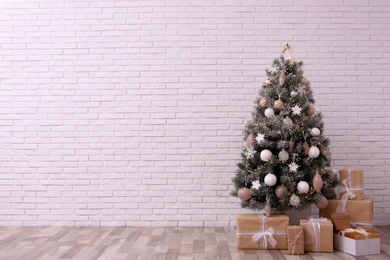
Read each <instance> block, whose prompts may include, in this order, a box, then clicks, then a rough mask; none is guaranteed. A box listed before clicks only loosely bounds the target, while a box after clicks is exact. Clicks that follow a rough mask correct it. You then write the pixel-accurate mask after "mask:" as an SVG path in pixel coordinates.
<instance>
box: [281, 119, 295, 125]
mask: <svg viewBox="0 0 390 260" xmlns="http://www.w3.org/2000/svg"><path fill="white" fill-rule="evenodd" d="M283 124H285V125H286V126H287V127H292V126H293V125H294V122H293V121H292V120H291V118H289V117H286V118H284V119H283Z"/></svg>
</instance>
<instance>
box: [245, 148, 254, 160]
mask: <svg viewBox="0 0 390 260" xmlns="http://www.w3.org/2000/svg"><path fill="white" fill-rule="evenodd" d="M255 153H256V151H255V150H254V149H253V148H249V149H247V150H246V152H245V156H246V158H247V159H250V158H253V157H254V156H255Z"/></svg>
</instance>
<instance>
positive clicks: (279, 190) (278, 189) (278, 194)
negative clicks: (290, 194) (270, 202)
mask: <svg viewBox="0 0 390 260" xmlns="http://www.w3.org/2000/svg"><path fill="white" fill-rule="evenodd" d="M285 192H286V187H285V186H284V185H279V186H278V187H276V189H275V195H276V197H278V198H279V199H280V198H281V197H282V196H283V194H284V193H285Z"/></svg>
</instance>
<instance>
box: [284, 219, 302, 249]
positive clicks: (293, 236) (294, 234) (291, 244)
mask: <svg viewBox="0 0 390 260" xmlns="http://www.w3.org/2000/svg"><path fill="white" fill-rule="evenodd" d="M287 242H288V243H287V244H288V254H289V255H302V254H304V253H305V239H304V234H303V227H301V226H296V225H293V226H288V227H287Z"/></svg>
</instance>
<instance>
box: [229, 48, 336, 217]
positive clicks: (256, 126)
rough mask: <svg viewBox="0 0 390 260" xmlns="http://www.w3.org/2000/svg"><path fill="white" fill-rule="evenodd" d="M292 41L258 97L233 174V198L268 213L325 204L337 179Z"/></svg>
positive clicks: (319, 120) (246, 206) (309, 89)
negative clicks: (294, 56) (292, 47)
mask: <svg viewBox="0 0 390 260" xmlns="http://www.w3.org/2000/svg"><path fill="white" fill-rule="evenodd" d="M290 51H291V48H290V46H289V44H288V43H286V45H285V46H284V48H283V52H282V54H281V55H280V57H279V58H278V59H275V60H274V61H273V64H272V67H273V69H272V70H266V75H267V77H268V79H267V80H266V81H265V82H264V83H263V85H262V87H261V89H260V90H259V93H258V95H257V97H256V99H255V107H254V110H253V112H252V120H250V121H248V122H247V123H246V125H245V129H244V134H243V135H244V136H243V137H244V139H243V140H244V144H243V150H242V153H241V157H242V159H241V161H240V162H239V163H238V164H237V166H238V169H237V172H236V176H235V177H234V178H233V183H234V185H235V190H234V191H232V195H233V196H237V197H239V198H240V199H241V200H242V203H241V207H243V208H249V209H253V210H256V211H264V212H265V213H266V214H267V215H269V214H282V213H284V212H285V211H286V210H288V209H292V208H295V209H298V210H299V209H304V208H305V207H306V206H308V205H310V204H313V203H315V204H316V205H317V207H319V208H323V207H326V205H327V203H328V201H327V199H334V198H335V197H336V194H335V192H334V187H336V186H337V184H338V180H337V178H336V176H335V175H334V174H333V170H332V168H331V166H330V163H331V156H330V151H329V144H330V142H329V139H328V138H326V137H325V136H324V134H323V131H324V123H323V121H322V114H321V113H320V112H316V109H315V106H314V104H315V100H314V98H313V92H312V90H311V87H310V82H309V81H308V80H307V79H306V78H305V77H304V76H303V70H302V67H303V62H302V61H299V62H297V61H295V60H294V59H293V58H292V57H291V54H290Z"/></svg>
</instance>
